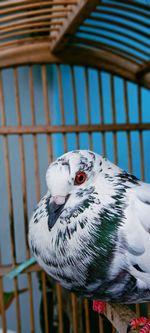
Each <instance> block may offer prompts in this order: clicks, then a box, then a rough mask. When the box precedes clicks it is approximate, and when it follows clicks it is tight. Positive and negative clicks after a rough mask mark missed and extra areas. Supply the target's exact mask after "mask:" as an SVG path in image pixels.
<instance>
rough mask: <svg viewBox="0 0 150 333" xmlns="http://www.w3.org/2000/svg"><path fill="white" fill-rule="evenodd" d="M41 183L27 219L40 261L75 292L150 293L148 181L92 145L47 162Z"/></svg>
mask: <svg viewBox="0 0 150 333" xmlns="http://www.w3.org/2000/svg"><path fill="white" fill-rule="evenodd" d="M46 184H47V189H48V191H47V193H46V195H45V196H44V197H43V198H42V199H41V201H40V202H39V203H38V205H37V207H36V209H35V210H34V212H33V215H32V217H31V220H30V223H29V245H30V248H31V249H32V252H33V255H34V256H35V257H36V260H37V262H38V263H39V265H40V266H41V267H42V268H43V269H44V270H45V271H46V272H47V273H48V274H49V275H50V276H51V277H52V278H53V279H55V280H56V281H57V282H59V283H60V284H61V285H62V286H63V287H64V288H67V289H68V290H70V291H72V292H75V293H76V294H77V295H79V296H81V297H86V298H89V299H91V300H101V301H104V302H113V303H122V304H130V303H141V302H148V301H150V255H149V253H150V184H146V183H144V182H142V181H140V180H139V179H138V178H136V177H135V176H133V175H132V174H129V173H127V172H126V171H125V170H123V169H121V168H119V167H118V166H116V165H115V164H113V163H112V162H110V161H109V160H107V159H106V158H105V157H102V156H100V155H99V154H97V153H94V152H93V151H90V150H74V151H70V152H68V153H66V154H64V155H62V156H61V157H59V158H58V159H56V161H54V162H52V163H51V164H50V165H49V167H48V170H47V172H46Z"/></svg>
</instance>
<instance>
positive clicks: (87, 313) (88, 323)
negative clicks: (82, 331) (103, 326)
mask: <svg viewBox="0 0 150 333" xmlns="http://www.w3.org/2000/svg"><path fill="white" fill-rule="evenodd" d="M84 311H85V328H86V333H90V316H89V303H88V300H87V299H85V300H84Z"/></svg>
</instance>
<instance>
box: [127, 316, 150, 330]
mask: <svg viewBox="0 0 150 333" xmlns="http://www.w3.org/2000/svg"><path fill="white" fill-rule="evenodd" d="M140 326H143V327H142V328H141V329H140V331H139V333H150V320H149V319H148V318H146V317H139V318H135V319H132V320H131V321H130V323H129V327H128V330H127V332H129V331H130V330H135V329H137V328H140Z"/></svg>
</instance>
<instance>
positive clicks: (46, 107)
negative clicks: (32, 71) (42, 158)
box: [41, 65, 53, 162]
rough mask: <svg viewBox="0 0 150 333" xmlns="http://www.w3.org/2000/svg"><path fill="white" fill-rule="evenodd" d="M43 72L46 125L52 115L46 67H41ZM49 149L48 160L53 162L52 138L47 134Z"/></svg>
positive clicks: (48, 123)
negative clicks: (50, 112)
mask: <svg viewBox="0 0 150 333" xmlns="http://www.w3.org/2000/svg"><path fill="white" fill-rule="evenodd" d="M41 70H42V86H43V96H44V113H45V121H46V122H45V123H46V125H50V124H51V119H50V114H49V102H48V84H47V74H46V65H41ZM46 137H47V148H48V160H49V162H51V161H52V160H53V154H52V136H51V134H47V135H46Z"/></svg>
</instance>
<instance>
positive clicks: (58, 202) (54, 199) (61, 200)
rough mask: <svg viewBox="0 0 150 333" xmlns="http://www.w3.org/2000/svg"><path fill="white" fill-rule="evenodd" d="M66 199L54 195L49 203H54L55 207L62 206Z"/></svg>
mask: <svg viewBox="0 0 150 333" xmlns="http://www.w3.org/2000/svg"><path fill="white" fill-rule="evenodd" d="M65 200H66V197H64V196H62V195H55V196H53V197H51V198H50V203H52V202H55V203H56V205H63V204H64V203H65Z"/></svg>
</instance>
